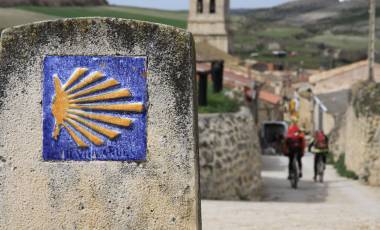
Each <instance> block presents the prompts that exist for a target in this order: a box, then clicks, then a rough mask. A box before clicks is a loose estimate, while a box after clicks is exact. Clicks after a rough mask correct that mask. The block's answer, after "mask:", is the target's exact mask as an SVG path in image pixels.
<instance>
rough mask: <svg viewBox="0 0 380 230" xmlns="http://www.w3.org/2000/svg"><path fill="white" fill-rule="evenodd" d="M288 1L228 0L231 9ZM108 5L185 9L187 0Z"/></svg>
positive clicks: (120, 0) (121, 0) (117, 0)
mask: <svg viewBox="0 0 380 230" xmlns="http://www.w3.org/2000/svg"><path fill="white" fill-rule="evenodd" d="M287 1H288V0H230V2H231V8H233V9H236V8H260V7H271V6H275V5H278V4H281V3H284V2H287ZM108 2H109V3H110V4H117V5H128V6H138V7H147V8H157V9H168V10H179V9H181V10H183V9H187V8H188V5H189V0H108Z"/></svg>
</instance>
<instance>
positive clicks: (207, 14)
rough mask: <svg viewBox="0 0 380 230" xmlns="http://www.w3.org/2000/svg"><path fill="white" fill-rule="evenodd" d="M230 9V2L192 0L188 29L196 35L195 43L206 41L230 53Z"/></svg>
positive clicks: (226, 0) (227, 0) (222, 0)
mask: <svg viewBox="0 0 380 230" xmlns="http://www.w3.org/2000/svg"><path fill="white" fill-rule="evenodd" d="M229 9H230V1H229V0H190V8H189V20H188V28H187V29H188V31H190V32H191V33H192V34H193V35H194V39H195V41H196V42H202V41H206V42H208V43H209V44H210V45H212V46H214V47H216V48H218V49H220V50H222V51H224V52H227V53H228V52H229V48H230V44H229V35H228V28H227V23H228V21H229Z"/></svg>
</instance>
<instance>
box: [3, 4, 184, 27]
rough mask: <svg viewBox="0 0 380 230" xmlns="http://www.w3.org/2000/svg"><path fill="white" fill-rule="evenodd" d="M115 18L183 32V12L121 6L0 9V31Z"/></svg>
mask: <svg viewBox="0 0 380 230" xmlns="http://www.w3.org/2000/svg"><path fill="white" fill-rule="evenodd" d="M75 17H116V18H127V19H135V20H141V21H149V22H154V23H161V24H166V25H171V26H175V27H179V28H183V29H185V28H186V27H187V12H186V11H165V10H156V9H144V8H136V7H124V6H90V7H45V6H21V7H17V8H0V30H1V29H4V28H6V27H10V26H15V25H20V24H25V23H31V22H35V21H41V20H48V19H54V18H75Z"/></svg>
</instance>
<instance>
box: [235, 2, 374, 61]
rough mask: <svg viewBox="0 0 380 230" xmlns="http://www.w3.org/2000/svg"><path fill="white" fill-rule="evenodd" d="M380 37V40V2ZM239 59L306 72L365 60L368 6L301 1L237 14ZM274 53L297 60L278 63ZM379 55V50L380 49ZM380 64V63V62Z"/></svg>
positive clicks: (236, 11) (236, 43) (353, 3)
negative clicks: (282, 52) (279, 51)
mask: <svg viewBox="0 0 380 230" xmlns="http://www.w3.org/2000/svg"><path fill="white" fill-rule="evenodd" d="M376 1H377V10H376V11H377V23H376V25H377V30H376V32H377V37H378V38H380V0H376ZM231 18H232V20H231V22H232V23H231V31H232V33H233V37H234V42H233V46H234V47H233V48H234V50H235V54H239V55H241V56H242V57H243V58H245V57H256V56H257V59H259V60H261V61H269V62H278V63H284V64H289V65H292V66H300V65H301V66H303V67H306V68H319V66H324V67H326V68H331V67H333V66H334V65H341V64H348V63H352V62H355V61H359V60H362V59H365V58H366V52H367V46H368V18H369V15H368V0H346V1H343V2H342V1H339V0H297V1H290V2H288V3H285V4H282V5H279V6H276V7H273V8H264V9H250V10H247V9H241V10H233V11H232V17H231ZM271 47H279V48H280V49H283V50H286V51H289V53H292V54H293V55H292V56H289V57H287V58H286V59H283V60H278V59H277V58H275V57H273V55H272V50H271V49H272V48H271ZM377 50H378V53H379V54H380V52H379V51H380V44H377ZM378 60H380V59H378Z"/></svg>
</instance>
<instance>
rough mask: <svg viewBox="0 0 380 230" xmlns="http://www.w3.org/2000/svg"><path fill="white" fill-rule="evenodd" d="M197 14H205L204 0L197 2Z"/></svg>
mask: <svg viewBox="0 0 380 230" xmlns="http://www.w3.org/2000/svg"><path fill="white" fill-rule="evenodd" d="M197 13H203V0H198V1H197Z"/></svg>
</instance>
